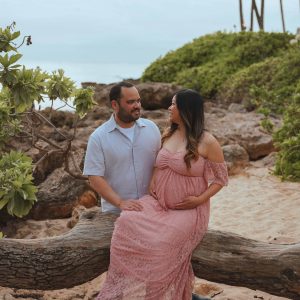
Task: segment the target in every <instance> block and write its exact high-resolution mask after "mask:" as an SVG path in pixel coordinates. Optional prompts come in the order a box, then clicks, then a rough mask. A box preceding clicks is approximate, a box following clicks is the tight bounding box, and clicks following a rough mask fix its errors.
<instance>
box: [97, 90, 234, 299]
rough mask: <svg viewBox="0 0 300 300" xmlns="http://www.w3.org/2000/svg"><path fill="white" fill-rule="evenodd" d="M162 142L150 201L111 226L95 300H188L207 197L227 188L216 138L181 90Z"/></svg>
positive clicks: (194, 96) (190, 95) (195, 98)
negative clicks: (108, 250)
mask: <svg viewBox="0 0 300 300" xmlns="http://www.w3.org/2000/svg"><path fill="white" fill-rule="evenodd" d="M169 111H170V123H171V124H170V127H169V128H168V130H167V131H166V133H165V134H164V135H163V137H162V148H161V150H160V151H159V153H158V156H157V159H156V164H155V169H154V172H153V178H152V181H151V184H150V188H149V191H150V195H146V196H144V197H142V198H141V199H139V200H137V201H138V202H139V203H140V204H141V205H142V206H143V209H142V210H141V211H125V210H124V211H122V213H121V215H120V217H119V218H118V219H117V221H116V223H115V229H114V232H113V237H112V243H111V257H110V266H109V270H108V273H107V277H106V281H105V283H104V285H103V288H102V290H101V291H100V293H99V295H98V297H97V299H98V300H108V299H111V300H112V299H128V300H139V299H141V300H142V299H143V300H169V299H170V300H171V299H172V300H191V298H192V289H193V281H194V274H193V270H192V266H191V256H192V252H193V250H194V249H195V248H196V246H197V245H198V244H199V242H200V241H201V240H202V238H203V236H204V234H205V232H206V231H207V227H208V221H209V210H210V198H211V197H212V196H213V195H215V194H216V193H217V192H219V191H220V189H221V188H222V187H223V186H224V185H227V181H228V176H227V168H226V164H225V162H224V157H223V153H222V149H221V147H220V145H219V143H218V142H217V140H216V139H215V138H214V137H213V136H212V135H211V134H210V133H209V132H207V131H206V130H205V129H204V110H203V100H202V98H201V96H200V95H199V94H198V93H197V92H195V91H193V90H182V91H179V92H178V93H177V94H176V95H175V96H174V97H173V100H172V105H171V106H170V108H169Z"/></svg>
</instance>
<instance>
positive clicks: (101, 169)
mask: <svg viewBox="0 0 300 300" xmlns="http://www.w3.org/2000/svg"><path fill="white" fill-rule="evenodd" d="M104 173H105V160H104V154H103V149H102V146H101V143H100V140H97V139H96V138H95V137H94V136H91V137H90V138H89V141H88V145H87V150H86V154H85V160H84V168H83V175H87V176H89V175H94V176H104Z"/></svg>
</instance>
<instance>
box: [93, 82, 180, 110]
mask: <svg viewBox="0 0 300 300" xmlns="http://www.w3.org/2000/svg"><path fill="white" fill-rule="evenodd" d="M113 85H114V84H108V85H106V84H96V85H95V94H94V99H95V101H96V102H97V103H98V104H99V105H100V106H103V105H106V106H108V107H110V101H109V98H108V95H109V91H110V89H111V87H112V86H113ZM136 88H137V89H138V90H139V92H140V95H141V99H142V107H143V108H144V109H148V110H154V109H160V108H168V107H169V106H170V105H171V102H172V97H173V95H174V94H175V92H177V91H178V90H180V89H181V87H180V86H178V85H174V84H170V83H160V82H146V83H137V84H136Z"/></svg>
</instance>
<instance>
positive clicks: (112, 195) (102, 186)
mask: <svg viewBox="0 0 300 300" xmlns="http://www.w3.org/2000/svg"><path fill="white" fill-rule="evenodd" d="M89 182H90V185H91V187H92V188H93V189H94V190H95V191H96V192H97V193H98V194H99V195H100V196H101V197H103V198H104V199H105V200H107V201H108V202H109V203H111V204H112V205H114V206H116V207H118V208H120V209H121V210H135V211H141V210H142V209H143V206H142V205H141V204H140V203H139V202H137V201H135V200H124V199H122V198H121V197H120V196H119V195H118V194H117V193H116V192H115V191H114V190H113V189H112V188H111V186H110V185H109V184H108V182H107V181H106V180H105V178H104V177H102V176H89Z"/></svg>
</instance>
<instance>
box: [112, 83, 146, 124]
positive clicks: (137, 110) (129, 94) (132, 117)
mask: <svg viewBox="0 0 300 300" xmlns="http://www.w3.org/2000/svg"><path fill="white" fill-rule="evenodd" d="M114 101H115V100H114ZM113 108H114V110H115V112H116V115H117V117H118V119H119V120H120V121H122V122H124V123H131V122H134V121H136V120H137V119H138V118H139V117H140V115H141V98H140V95H139V92H138V90H137V89H136V88H135V87H130V88H126V87H122V89H121V99H120V100H119V102H117V101H115V103H114V104H113Z"/></svg>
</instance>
